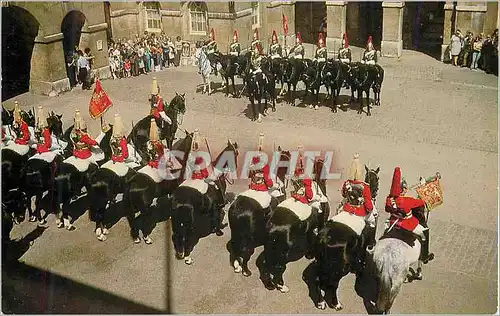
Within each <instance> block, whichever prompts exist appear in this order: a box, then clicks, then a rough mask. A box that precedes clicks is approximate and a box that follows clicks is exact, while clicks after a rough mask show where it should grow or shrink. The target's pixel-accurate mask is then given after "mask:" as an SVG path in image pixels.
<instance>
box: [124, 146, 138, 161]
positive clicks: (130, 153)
mask: <svg viewBox="0 0 500 316" xmlns="http://www.w3.org/2000/svg"><path fill="white" fill-rule="evenodd" d="M127 149H128V157H127V159H125V162H126V163H129V162H130V163H131V162H136V163H139V162H141V160H142V158H141V156H139V155H137V154H136V150H135V148H134V146H132V145H131V144H127Z"/></svg>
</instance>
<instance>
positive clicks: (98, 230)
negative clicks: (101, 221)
mask: <svg viewBox="0 0 500 316" xmlns="http://www.w3.org/2000/svg"><path fill="white" fill-rule="evenodd" d="M95 234H96V235H97V236H100V235H102V229H101V227H98V228H97V229H96V230H95Z"/></svg>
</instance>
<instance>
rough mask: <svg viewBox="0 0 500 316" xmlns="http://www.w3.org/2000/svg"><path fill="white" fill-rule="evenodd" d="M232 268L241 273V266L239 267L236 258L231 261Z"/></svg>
mask: <svg viewBox="0 0 500 316" xmlns="http://www.w3.org/2000/svg"><path fill="white" fill-rule="evenodd" d="M233 268H234V273H241V271H243V268H242V267H241V265H240V262H239V261H238V259H236V260H234V261H233Z"/></svg>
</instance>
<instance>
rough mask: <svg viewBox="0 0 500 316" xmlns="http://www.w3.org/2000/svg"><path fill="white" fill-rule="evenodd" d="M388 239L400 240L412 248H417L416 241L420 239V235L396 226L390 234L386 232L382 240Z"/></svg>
mask: <svg viewBox="0 0 500 316" xmlns="http://www.w3.org/2000/svg"><path fill="white" fill-rule="evenodd" d="M386 238H394V239H399V240H401V241H403V242H404V243H406V244H407V245H408V246H410V247H412V248H413V247H415V240H417V239H419V237H418V235H416V234H414V233H412V232H410V231H407V230H406V229H403V228H399V227H398V226H394V227H393V228H392V229H391V230H390V231H389V232H387V230H386V231H385V232H384V234H383V235H382V237H380V240H382V239H386Z"/></svg>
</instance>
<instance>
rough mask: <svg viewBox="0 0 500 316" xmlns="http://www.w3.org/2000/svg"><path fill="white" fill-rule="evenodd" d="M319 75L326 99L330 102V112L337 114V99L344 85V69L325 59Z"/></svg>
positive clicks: (337, 63) (340, 65) (331, 60)
mask: <svg viewBox="0 0 500 316" xmlns="http://www.w3.org/2000/svg"><path fill="white" fill-rule="evenodd" d="M321 75H322V77H323V82H324V84H325V87H326V91H327V94H328V98H331V100H332V111H333V112H334V113H337V97H338V96H339V95H340V89H341V88H342V84H343V83H344V68H343V67H342V64H341V63H340V62H338V61H336V60H334V59H327V61H326V64H325V67H323V70H322V71H321Z"/></svg>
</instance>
